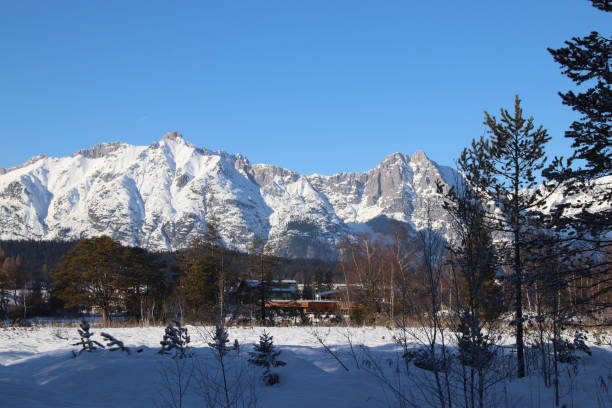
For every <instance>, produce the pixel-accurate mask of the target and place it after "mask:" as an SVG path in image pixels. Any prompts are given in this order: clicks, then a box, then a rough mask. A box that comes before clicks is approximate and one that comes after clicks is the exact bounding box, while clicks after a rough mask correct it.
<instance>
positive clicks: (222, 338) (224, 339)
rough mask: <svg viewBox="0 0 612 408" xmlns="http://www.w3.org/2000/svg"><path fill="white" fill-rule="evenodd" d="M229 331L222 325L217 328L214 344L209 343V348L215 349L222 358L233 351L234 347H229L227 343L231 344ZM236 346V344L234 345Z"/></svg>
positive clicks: (213, 339)
mask: <svg viewBox="0 0 612 408" xmlns="http://www.w3.org/2000/svg"><path fill="white" fill-rule="evenodd" d="M228 337H229V336H228V334H227V330H226V329H225V327H224V326H222V325H217V326H215V335H214V336H213V338H212V342H210V343H208V346H209V347H210V348H212V349H214V350H215V351H216V352H217V353H218V354H219V356H220V357H223V356H225V355H226V354H227V353H228V351H231V350H232V347H229V346H228V345H227V343H229V338H228ZM234 344H235V343H234Z"/></svg>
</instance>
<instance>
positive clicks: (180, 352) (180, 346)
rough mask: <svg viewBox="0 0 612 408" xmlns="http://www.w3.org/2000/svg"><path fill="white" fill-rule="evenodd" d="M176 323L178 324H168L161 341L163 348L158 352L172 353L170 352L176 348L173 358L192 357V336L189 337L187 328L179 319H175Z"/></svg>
mask: <svg viewBox="0 0 612 408" xmlns="http://www.w3.org/2000/svg"><path fill="white" fill-rule="evenodd" d="M174 324H175V325H176V326H172V325H171V324H169V325H168V326H166V330H165V332H164V337H163V338H162V341H160V342H159V344H161V346H162V348H161V349H160V350H159V351H158V353H159V354H170V352H171V351H172V350H174V356H172V358H185V357H191V354H190V353H189V352H188V350H189V343H190V342H191V337H189V333H188V331H187V328H186V327H183V326H182V325H181V322H180V321H178V320H175V321H174Z"/></svg>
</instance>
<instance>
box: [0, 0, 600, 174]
mask: <svg viewBox="0 0 612 408" xmlns="http://www.w3.org/2000/svg"><path fill="white" fill-rule="evenodd" d="M606 17H607V16H606V15H605V13H601V12H599V11H598V10H596V9H595V8H593V7H591V5H590V4H589V3H588V2H587V1H575V0H546V1H533V0H520V1H503V2H501V1H495V2H491V1H471V2H453V1H443V2H414V1H401V2H400V1H385V2H381V1H333V2H329V1H307V2H306V1H260V2H255V1H232V2H222V1H216V2H201V1H181V2H168V1H146V2H145V1H140V2H136V1H133V2H125V1H105V2H101V1H87V2H85V1H62V2H48V1H27V2H24V1H19V0H4V1H2V2H1V3H0V55H2V63H1V64H0V135H1V140H2V142H3V143H2V148H1V149H0V167H10V166H14V165H17V164H19V163H22V162H24V161H26V160H27V159H28V158H30V157H32V156H34V155H36V154H39V153H45V154H49V155H52V156H66V155H70V154H72V153H73V152H75V151H77V150H79V149H84V148H88V147H91V146H93V145H95V144H97V143H101V142H107V141H120V142H126V143H130V144H134V145H148V144H150V143H152V142H154V141H156V140H158V139H159V138H160V137H161V136H162V135H163V134H164V133H165V132H167V131H170V130H175V129H176V130H178V131H180V132H182V133H183V134H184V135H185V137H186V138H188V139H189V140H190V141H191V142H193V143H194V144H196V145H198V146H205V147H206V148H208V149H222V150H225V151H228V152H230V153H237V152H239V153H242V154H244V155H246V156H247V157H248V158H249V159H250V160H251V162H252V163H274V164H276V165H279V166H283V167H286V168H290V169H293V170H295V171H298V172H300V173H304V174H310V173H322V174H331V173H336V172H339V171H363V170H365V169H368V168H372V167H374V166H376V164H377V163H379V162H380V161H381V160H382V159H383V158H384V157H385V156H387V155H388V154H390V153H392V152H395V151H399V152H405V153H413V152H414V151H417V150H423V151H426V152H427V154H428V156H429V157H430V158H432V159H433V160H436V161H437V162H438V163H441V164H446V165H452V163H453V160H454V159H456V157H457V156H458V154H459V152H460V151H461V149H462V148H463V147H465V146H467V145H468V144H469V142H470V140H471V139H472V138H474V137H479V136H480V135H482V133H483V131H484V127H483V125H482V118H483V111H484V110H487V111H489V112H491V113H495V114H497V112H498V110H499V108H500V107H507V108H509V107H511V106H512V103H513V97H514V94H516V93H518V94H520V95H521V97H522V99H523V101H524V108H525V112H526V113H528V114H531V115H534V116H535V118H536V123H537V124H542V125H544V126H545V127H547V128H548V129H549V131H550V133H551V135H552V136H553V140H552V141H551V144H550V148H549V149H548V152H549V154H550V155H551V156H552V155H568V154H569V152H570V149H569V148H568V146H569V142H567V141H566V140H565V139H564V138H563V137H562V135H563V132H564V131H565V130H566V129H567V127H568V124H569V123H570V122H571V121H572V120H573V119H574V118H575V115H574V114H573V113H572V112H571V111H570V109H569V108H568V107H566V106H563V105H562V104H561V101H560V98H559V96H558V95H557V92H558V91H565V90H567V89H570V88H572V85H571V84H570V82H569V80H567V78H566V77H564V76H563V75H562V74H561V73H560V69H559V66H558V65H557V64H556V63H554V61H553V60H552V57H551V56H550V55H549V53H548V52H547V51H546V48H547V47H554V48H558V47H561V46H562V45H563V41H565V40H567V39H569V38H571V37H572V36H583V35H586V34H588V33H589V32H590V31H592V30H598V31H600V32H601V33H602V34H604V35H608V34H609V32H610V30H609V25H608V24H607V23H608V22H607V21H605V19H606Z"/></svg>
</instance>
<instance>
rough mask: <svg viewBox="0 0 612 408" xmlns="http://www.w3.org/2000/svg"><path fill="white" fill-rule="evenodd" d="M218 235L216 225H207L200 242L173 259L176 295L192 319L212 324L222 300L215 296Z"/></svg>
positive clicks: (217, 288) (217, 278)
mask: <svg viewBox="0 0 612 408" xmlns="http://www.w3.org/2000/svg"><path fill="white" fill-rule="evenodd" d="M220 240H221V238H220V235H219V233H218V232H217V229H216V225H215V224H214V223H209V224H208V228H207V231H206V233H205V234H204V236H203V237H202V238H196V239H194V240H193V241H192V242H191V245H190V247H189V248H188V249H187V250H186V251H184V252H183V253H181V254H179V255H178V256H177V258H178V260H179V268H180V270H181V272H182V273H183V275H182V276H181V277H180V283H179V292H180V295H181V297H182V299H183V301H184V303H185V305H186V306H187V308H188V311H189V313H190V314H191V315H192V316H200V318H204V319H205V320H209V321H210V320H213V319H214V318H215V315H217V317H218V313H215V311H217V310H218V308H219V303H220V302H221V300H222V298H223V296H222V294H220V293H219V288H220V287H221V286H220V275H221V267H220V263H221V261H222V260H221V259H220V254H221V253H222V252H221V246H220Z"/></svg>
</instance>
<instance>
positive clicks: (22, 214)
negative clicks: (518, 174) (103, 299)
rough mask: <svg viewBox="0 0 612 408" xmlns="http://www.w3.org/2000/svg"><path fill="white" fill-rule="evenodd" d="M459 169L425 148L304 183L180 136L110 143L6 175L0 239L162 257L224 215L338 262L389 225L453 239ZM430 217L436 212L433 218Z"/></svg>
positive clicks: (248, 237)
mask: <svg viewBox="0 0 612 408" xmlns="http://www.w3.org/2000/svg"><path fill="white" fill-rule="evenodd" d="M456 177H457V176H456V173H455V172H454V170H452V169H451V168H448V167H444V166H439V165H437V164H436V163H435V162H433V161H431V160H429V159H428V158H427V156H426V155H425V154H424V153H423V152H416V153H414V154H413V155H411V156H408V155H405V154H401V153H394V154H392V155H390V156H388V157H387V158H385V159H384V160H383V161H382V162H381V163H380V164H379V165H378V166H376V167H375V168H374V169H371V170H369V171H366V172H365V173H339V174H336V175H333V176H321V175H311V176H305V175H301V174H298V173H295V172H292V171H290V170H286V169H282V168H279V167H276V166H273V165H265V164H255V165H251V164H250V163H249V161H248V160H247V159H246V158H245V157H243V156H241V155H230V154H227V153H225V152H221V151H217V152H213V151H210V150H207V149H204V148H199V147H196V146H194V145H192V144H191V143H189V142H187V141H186V140H184V139H183V137H182V136H181V135H180V134H178V133H177V132H171V133H168V134H166V135H165V136H164V137H163V138H162V139H161V140H160V141H158V142H155V143H153V144H151V145H149V146H131V145H128V144H124V143H105V144H101V145H97V146H95V147H93V148H91V149H88V150H81V151H79V152H77V153H75V154H74V155H73V156H71V157H64V158H52V157H47V156H37V157H35V158H33V159H31V160H29V161H28V162H26V163H24V164H23V165H20V166H16V167H13V168H10V169H4V171H3V172H0V239H75V238H81V237H89V236H96V235H103V234H104V235H109V236H111V237H113V238H114V239H116V240H119V241H121V242H122V243H124V244H126V245H135V246H142V247H145V248H148V249H155V250H171V249H178V248H182V247H185V246H186V245H188V243H189V241H190V240H191V239H192V238H193V237H195V236H197V235H198V234H200V233H202V231H204V230H205V229H206V224H207V222H208V221H210V220H212V219H215V220H217V222H218V224H219V226H220V232H221V234H222V236H223V239H224V241H225V243H226V244H227V245H228V246H230V247H233V248H237V249H241V250H245V249H246V248H247V247H248V246H249V244H250V243H251V242H253V240H255V239H263V240H264V241H266V242H267V245H268V247H269V248H270V249H271V250H272V251H274V253H276V254H277V255H282V256H288V257H323V258H329V257H333V256H334V253H335V249H334V248H335V246H336V244H337V243H338V241H339V239H340V238H341V237H343V236H345V235H347V234H354V233H356V232H361V231H369V232H382V233H384V232H385V230H386V229H388V225H389V222H388V221H389V220H396V221H398V222H401V223H405V224H407V225H408V226H410V227H411V228H413V229H421V228H424V227H425V223H426V220H427V219H428V217H427V212H428V211H434V213H435V214H434V216H433V219H434V220H435V222H434V224H433V227H434V229H436V230H437V231H439V232H440V233H442V234H443V235H447V234H448V232H447V226H448V223H447V221H446V220H445V218H444V215H443V214H442V213H440V212H439V210H437V209H436V206H435V204H436V202H437V201H438V197H437V195H436V192H435V191H436V180H441V181H442V182H443V183H445V184H451V183H453V182H454V181H455V179H456ZM430 218H432V217H430Z"/></svg>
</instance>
